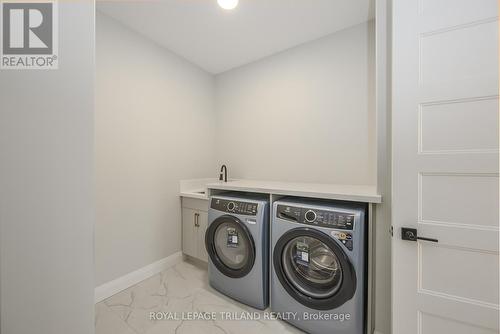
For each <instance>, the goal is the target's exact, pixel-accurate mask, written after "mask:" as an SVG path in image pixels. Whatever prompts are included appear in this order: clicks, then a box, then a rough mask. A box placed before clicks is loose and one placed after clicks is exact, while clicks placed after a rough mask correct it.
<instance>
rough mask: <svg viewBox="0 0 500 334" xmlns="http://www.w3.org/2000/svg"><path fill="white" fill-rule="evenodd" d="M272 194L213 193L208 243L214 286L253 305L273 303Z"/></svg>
mask: <svg viewBox="0 0 500 334" xmlns="http://www.w3.org/2000/svg"><path fill="white" fill-rule="evenodd" d="M268 198H269V196H261V195H255V194H246V193H230V194H225V195H217V196H212V197H211V198H210V208H209V210H208V228H207V231H206V234H205V246H206V249H207V252H208V255H209V260H208V277H209V283H210V286H212V287H213V288H214V289H216V290H218V291H219V292H221V293H223V294H224V295H226V296H229V297H231V298H233V299H235V300H237V301H239V302H241V303H244V304H247V305H249V306H252V307H255V308H258V309H265V308H267V307H268V305H269V200H268Z"/></svg>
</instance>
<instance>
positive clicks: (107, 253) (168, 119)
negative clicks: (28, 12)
mask: <svg viewBox="0 0 500 334" xmlns="http://www.w3.org/2000/svg"><path fill="white" fill-rule="evenodd" d="M96 92H97V93H96V94H97V105H96V138H95V140H96V143H97V145H96V159H97V161H96V169H97V172H96V173H97V177H96V199H97V223H96V231H95V244H96V285H101V284H103V283H105V282H108V281H110V280H113V279H116V278H118V277H121V276H123V275H125V274H127V273H129V272H131V271H134V270H137V269H139V268H142V267H144V266H146V265H148V264H151V263H152V262H155V261H157V260H160V259H162V258H164V257H166V256H168V255H171V254H172V253H174V252H177V251H180V249H181V225H180V221H181V212H180V199H179V195H178V191H179V180H180V179H190V178H198V177H204V176H207V173H208V174H210V175H211V176H216V175H217V169H216V168H215V165H214V162H215V160H214V158H213V149H214V139H213V138H214V132H215V131H214V117H213V98H214V79H213V77H212V76H211V75H209V74H208V73H206V72H204V71H202V70H201V69H199V68H198V67H195V66H194V65H192V64H190V63H188V62H187V61H185V60H183V59H182V58H180V57H178V56H176V55H174V54H172V53H170V52H168V51H166V50H165V49H162V48H160V47H158V46H156V45H155V44H153V43H152V42H149V41H148V40H147V39H145V38H144V37H142V36H140V35H138V34H137V33H135V32H132V31H131V30H129V29H128V28H126V27H124V26H122V25H121V24H120V23H118V22H117V21H115V20H113V19H112V18H110V17H108V16H106V15H104V14H101V13H98V15H97V83H96Z"/></svg>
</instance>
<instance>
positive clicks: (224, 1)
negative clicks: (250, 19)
mask: <svg viewBox="0 0 500 334" xmlns="http://www.w3.org/2000/svg"><path fill="white" fill-rule="evenodd" d="M238 1H239V0H217V3H218V4H219V6H221V7H222V8H224V9H227V10H231V9H235V8H236V6H238Z"/></svg>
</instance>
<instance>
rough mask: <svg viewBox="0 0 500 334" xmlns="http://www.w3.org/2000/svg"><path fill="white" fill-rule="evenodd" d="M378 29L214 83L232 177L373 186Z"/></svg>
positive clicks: (367, 27)
mask: <svg viewBox="0 0 500 334" xmlns="http://www.w3.org/2000/svg"><path fill="white" fill-rule="evenodd" d="M374 57H375V54H374V24H373V22H369V23H364V24H361V25H357V26H354V27H352V28H348V29H346V30H343V31H340V32H337V33H335V34H332V35H330V36H327V37H325V38H322V39H320V40H317V41H314V42H311V43H307V44H303V45H301V46H298V47H295V48H293V49H290V50H288V51H285V52H282V53H279V54H277V55H274V56H271V57H268V58H266V59H264V60H261V61H259V62H256V63H252V64H249V65H246V66H243V67H241V68H238V69H235V70H231V71H229V72H226V73H224V74H221V75H218V76H217V77H216V112H217V133H216V147H217V158H218V162H219V163H226V164H227V165H228V167H229V171H230V173H231V176H233V177H235V178H248V179H268V180H283V181H304V182H330V183H344V184H375V182H376V180H375V178H376V166H375V163H376V161H375V155H376V140H375V102H374Z"/></svg>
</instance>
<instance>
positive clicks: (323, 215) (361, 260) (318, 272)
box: [271, 199, 367, 334]
mask: <svg viewBox="0 0 500 334" xmlns="http://www.w3.org/2000/svg"><path fill="white" fill-rule="evenodd" d="M366 212H367V210H366V205H365V204H361V203H348V202H340V201H339V202H335V201H324V202H323V201H312V200H305V199H283V200H280V201H277V202H274V205H273V214H272V215H273V219H272V227H271V236H272V237H271V238H272V242H271V243H272V265H271V268H272V269H271V309H272V311H274V312H277V313H278V314H286V315H287V317H286V318H285V319H286V320H287V321H289V322H290V323H291V324H292V325H294V326H296V327H298V328H300V329H302V330H304V331H306V332H308V333H313V334H324V333H335V334H363V333H364V329H365V307H366V250H367V248H366V233H367V228H366V227H367V223H366V219H367V213H366Z"/></svg>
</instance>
